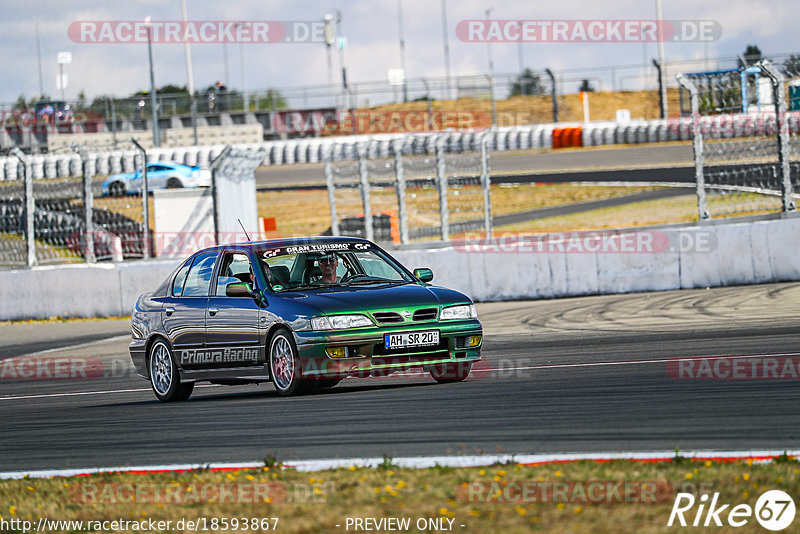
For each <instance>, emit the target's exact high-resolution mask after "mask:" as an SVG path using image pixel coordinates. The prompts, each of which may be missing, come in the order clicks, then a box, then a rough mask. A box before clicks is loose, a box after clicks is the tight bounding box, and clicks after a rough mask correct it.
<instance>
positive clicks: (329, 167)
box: [325, 146, 341, 236]
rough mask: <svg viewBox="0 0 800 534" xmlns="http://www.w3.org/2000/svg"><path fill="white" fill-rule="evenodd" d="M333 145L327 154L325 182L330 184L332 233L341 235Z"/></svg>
mask: <svg viewBox="0 0 800 534" xmlns="http://www.w3.org/2000/svg"><path fill="white" fill-rule="evenodd" d="M332 159H333V146H331V151H330V152H328V153H327V154H325V183H326V184H327V186H328V204H329V205H330V208H331V235H333V236H339V235H341V233H340V232H339V216H338V215H336V185H335V184H334V183H333V161H332Z"/></svg>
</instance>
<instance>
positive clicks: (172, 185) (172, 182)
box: [167, 177, 183, 189]
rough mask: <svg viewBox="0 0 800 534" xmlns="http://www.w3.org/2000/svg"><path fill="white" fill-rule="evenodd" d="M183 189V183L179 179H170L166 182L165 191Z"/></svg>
mask: <svg viewBox="0 0 800 534" xmlns="http://www.w3.org/2000/svg"><path fill="white" fill-rule="evenodd" d="M181 188H183V182H181V181H180V179H178V178H175V177H172V178H170V179H169V180H167V189H181Z"/></svg>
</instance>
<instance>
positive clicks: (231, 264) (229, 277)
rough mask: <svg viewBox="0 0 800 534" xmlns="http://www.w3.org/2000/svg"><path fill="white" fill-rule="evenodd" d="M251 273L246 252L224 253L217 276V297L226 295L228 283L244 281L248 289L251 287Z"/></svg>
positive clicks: (252, 282) (253, 281) (252, 283)
mask: <svg viewBox="0 0 800 534" xmlns="http://www.w3.org/2000/svg"><path fill="white" fill-rule="evenodd" d="M252 273H253V270H252V268H251V266H250V258H248V257H247V254H244V253H240V252H237V253H229V254H225V257H224V258H223V259H222V266H221V267H220V270H219V276H218V277H217V292H216V295H217V296H218V297H224V296H226V295H225V289H226V288H227V287H228V284H237V283H241V282H244V283H246V284H249V286H250V289H253V286H254V284H255V280H254V279H253V274H252Z"/></svg>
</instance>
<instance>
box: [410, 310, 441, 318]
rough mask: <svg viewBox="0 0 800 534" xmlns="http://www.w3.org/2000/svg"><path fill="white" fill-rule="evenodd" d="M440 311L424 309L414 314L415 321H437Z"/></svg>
mask: <svg viewBox="0 0 800 534" xmlns="http://www.w3.org/2000/svg"><path fill="white" fill-rule="evenodd" d="M438 313H439V310H438V309H437V308H422V309H421V310H417V311H415V312H414V320H415V321H432V320H434V319H436V316H437V315H438Z"/></svg>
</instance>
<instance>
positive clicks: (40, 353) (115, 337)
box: [11, 334, 131, 358]
mask: <svg viewBox="0 0 800 534" xmlns="http://www.w3.org/2000/svg"><path fill="white" fill-rule="evenodd" d="M130 338H131V335H130V334H124V335H119V336H113V337H106V338H103V339H96V340H94V341H87V342H86V343H78V344H77V345H65V346H63V347H56V348H54V349H45V350H39V351H36V352H29V353H28V354H20V355H19V356H12V357H11V358H28V357H30V356H40V355H42V354H50V353H51V352H59V351H62V350H69V349H81V348H83V347H91V346H92V345H99V344H101V343H105V342H106V341H122V340H123V339H130Z"/></svg>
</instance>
